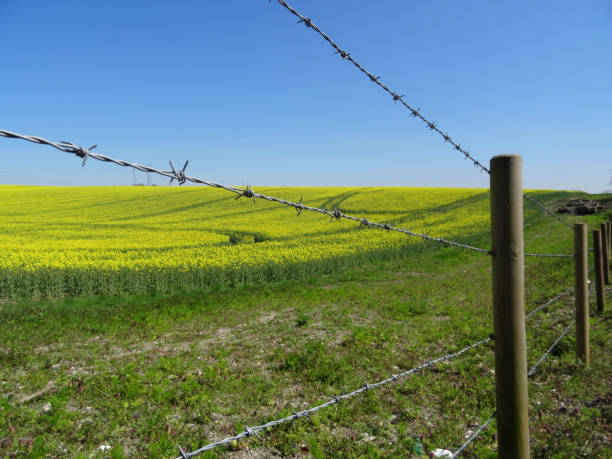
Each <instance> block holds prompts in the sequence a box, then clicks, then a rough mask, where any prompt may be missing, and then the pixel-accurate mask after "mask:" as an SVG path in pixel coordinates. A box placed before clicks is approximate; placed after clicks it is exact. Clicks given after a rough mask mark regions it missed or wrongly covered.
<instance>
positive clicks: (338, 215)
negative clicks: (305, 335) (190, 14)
mask: <svg viewBox="0 0 612 459" xmlns="http://www.w3.org/2000/svg"><path fill="white" fill-rule="evenodd" d="M0 136H1V137H8V138H12V139H21V140H26V141H28V142H33V143H37V144H40V145H49V146H51V147H53V148H56V149H58V150H60V151H63V152H65V153H71V154H74V155H76V156H78V157H79V158H83V166H84V165H85V163H86V161H87V158H93V159H97V160H98V161H104V162H110V163H114V164H117V165H119V166H124V167H132V168H134V169H137V170H139V171H143V172H151V173H155V174H159V175H163V176H165V177H168V178H170V183H172V181H173V180H176V181H177V182H178V184H179V185H182V184H183V183H185V182H193V183H199V184H202V185H206V186H210V187H213V188H221V189H224V190H226V191H230V192H232V193H234V194H236V195H237V196H236V199H239V198H241V197H243V196H244V197H246V198H251V199H253V200H254V201H255V200H256V199H257V198H259V199H264V200H266V201H271V202H276V203H279V204H283V205H286V206H289V207H293V208H294V209H295V210H297V213H298V215H299V214H301V213H302V211H304V210H307V211H310V212H318V213H320V214H324V215H327V216H328V217H330V218H331V219H336V220H340V219H342V218H344V219H346V220H351V221H354V222H357V223H359V224H360V225H363V226H367V227H369V228H378V229H381V230H386V231H395V232H398V233H402V234H405V235H407V236H412V237H418V238H421V239H423V240H424V241H430V242H436V243H438V244H440V245H443V246H450V247H455V248H461V249H464V250H472V251H474V252H479V253H482V254H486V255H490V254H491V251H490V250H487V249H482V248H479V247H474V246H471V245H468V244H462V243H460V242H455V241H450V240H448V239H444V238H441V237H433V236H429V235H428V234H424V233H417V232H415V231H412V230H409V229H405V228H397V227H394V226H391V225H389V224H388V223H384V224H383V223H377V222H371V221H369V220H368V219H367V218H365V217H363V218H359V217H354V216H351V215H347V214H344V213H342V212H341V211H340V210H339V209H337V208H336V209H335V210H334V211H333V212H332V211H329V210H326V209H320V208H317V207H311V206H305V205H304V204H302V199H300V201H299V202H292V201H287V200H285V199H281V198H276V197H273V196H266V195H264V194H260V193H256V192H254V191H253V188H252V187H251V186H250V185H249V186H247V187H246V188H237V187H232V186H226V185H222V184H220V183H215V182H211V181H208V180H202V179H199V178H196V177H190V176H188V175H186V174H185V169H186V167H187V165H188V164H189V161H187V162H185V165H184V166H183V168H182V169H180V170H177V169H175V168H174V165H173V164H172V162H171V161H170V167H171V168H172V170H170V171H162V170H159V169H155V168H153V167H151V166H143V165H141V164H135V163H130V162H127V161H124V160H121V159H115V158H111V157H109V156H106V155H101V154H98V153H92V152H91V150H92V149H94V148H95V147H97V145H94V146H92V147H89V148H83V147H79V146H77V145H74V144H73V143H70V142H65V141H62V142H52V141H50V140H47V139H44V138H42V137H37V136H30V135H23V134H17V133H15V132H11V131H6V130H4V129H0Z"/></svg>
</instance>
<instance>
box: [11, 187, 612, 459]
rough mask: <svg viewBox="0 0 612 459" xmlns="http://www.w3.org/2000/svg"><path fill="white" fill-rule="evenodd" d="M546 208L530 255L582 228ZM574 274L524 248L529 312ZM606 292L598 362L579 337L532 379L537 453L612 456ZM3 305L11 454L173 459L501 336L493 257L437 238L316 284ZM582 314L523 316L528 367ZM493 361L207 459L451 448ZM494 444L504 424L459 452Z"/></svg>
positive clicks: (595, 341)
mask: <svg viewBox="0 0 612 459" xmlns="http://www.w3.org/2000/svg"><path fill="white" fill-rule="evenodd" d="M555 197H556V196H555V195H552V194H551V195H550V196H549V199H550V200H551V201H550V202H552V200H553V199H554V198H555ZM551 207H552V205H551ZM535 215H536V214H534V213H531V211H529V213H528V218H527V219H526V228H525V231H526V249H527V250H528V251H529V252H552V253H571V247H572V233H571V232H570V231H568V230H567V228H566V227H564V226H563V225H561V224H559V223H558V222H554V221H553V220H551V219H547V218H544V217H539V216H538V217H536V216H535ZM586 220H587V221H588V222H589V223H591V224H594V223H598V222H599V221H600V220H601V217H597V216H592V217H588V218H587V219H586ZM477 242H478V241H477ZM479 242H481V243H482V244H486V243H487V236H486V235H482V238H481V240H480V241H479ZM572 270H573V265H572V261H571V259H552V258H528V259H527V265H526V297H527V298H526V299H527V310H531V309H532V308H533V307H535V306H536V305H539V304H542V303H544V302H545V301H546V300H547V299H549V298H551V297H552V296H555V295H556V294H557V293H560V292H561V291H563V290H565V289H566V288H567V287H569V286H571V285H572V284H573V280H572ZM607 298H608V308H607V310H606V312H605V313H604V314H602V315H599V316H597V315H592V317H591V346H592V347H591V353H592V354H591V355H592V365H591V367H590V368H588V369H585V368H583V366H582V365H580V364H579V363H578V362H577V361H576V359H575V357H574V333H573V330H572V332H571V333H570V334H569V336H568V337H567V338H565V339H564V340H563V341H562V342H561V345H560V346H559V347H558V348H557V349H556V350H555V352H554V353H553V355H551V357H550V358H549V359H548V360H546V361H545V362H544V363H543V364H542V366H541V367H540V368H539V370H538V371H537V373H536V375H535V377H534V378H533V379H532V381H531V383H530V386H529V390H530V425H531V438H532V455H533V456H534V457H559V458H561V457H602V458H606V457H611V456H612V447H611V441H612V435H611V432H610V423H611V421H612V407H611V402H612V390H611V389H610V387H612V372H611V368H612V362H611V360H612V357H611V352H610V351H611V349H610V348H611V346H610V332H611V328H612V326H611V321H610V318H611V317H612V316H611V314H610V312H609V311H610V307H611V306H610V305H612V291H608V293H607ZM0 308H1V309H0V337H1V342H0V384H1V386H0V396H1V397H0V451H1V455H2V456H3V457H45V456H51V457H91V456H92V455H93V456H94V457H109V456H112V457H172V456H176V455H177V453H178V449H177V445H179V444H180V445H181V446H182V447H183V448H189V449H190V450H193V449H195V448H198V447H200V446H203V445H205V444H207V443H209V442H212V441H215V440H218V439H221V438H223V437H226V436H229V435H233V434H235V433H236V432H237V431H242V430H244V426H245V425H256V424H261V423H264V422H266V421H268V420H271V419H276V418H278V417H282V416H285V415H288V414H290V413H291V412H292V411H293V410H301V409H304V408H306V407H308V406H311V405H313V404H319V403H321V402H323V401H326V400H329V398H330V397H331V396H334V395H337V394H340V393H345V392H348V391H351V390H353V389H355V388H358V387H360V386H363V384H364V383H373V382H376V381H378V380H381V379H384V378H387V377H388V376H390V375H391V374H393V373H398V372H400V371H402V370H405V369H408V368H411V367H413V366H415V365H417V364H420V363H422V362H424V361H426V360H427V359H429V358H434V357H438V356H440V355H443V354H446V353H448V352H452V351H455V350H458V349H461V348H462V347H464V346H466V345H467V344H470V343H472V342H474V341H477V340H480V339H482V338H484V337H487V336H488V335H489V333H491V332H492V317H491V292H490V259H489V257H488V256H485V255H479V254H474V253H471V252H464V251H461V250H456V249H448V248H444V249H442V248H438V247H434V246H431V245H419V246H418V247H416V248H415V249H414V251H413V253H412V254H411V256H409V257H405V258H401V259H396V260H387V261H381V262H374V263H371V264H368V265H366V266H363V267H360V268H355V269H352V270H350V271H345V272H343V273H337V274H332V275H327V276H320V277H317V278H313V279H308V280H306V281H285V282H279V283H273V284H259V285H255V286H244V287H238V288H233V289H217V290H206V291H200V292H191V293H181V292H177V293H175V294H171V295H151V296H120V297H113V296H108V297H100V296H98V297H85V298H74V297H69V298H63V299H58V300H53V301H51V300H46V301H40V302H5V303H3V304H0ZM572 320H573V312H572V299H571V297H568V298H565V299H563V300H562V301H560V302H558V303H556V304H554V305H553V306H551V307H550V309H548V310H547V311H546V312H542V313H540V314H537V315H536V316H534V317H533V319H531V320H530V321H529V323H528V326H527V329H528V337H527V339H528V360H529V363H530V365H531V364H533V363H534V362H535V361H536V360H537V359H538V358H539V356H540V355H541V354H542V353H543V352H544V351H545V350H546V349H547V348H548V346H550V344H551V343H552V342H553V341H554V340H555V338H556V337H557V336H558V335H559V334H560V333H561V331H562V330H563V328H564V327H565V325H566V324H568V323H570V322H571V321H572ZM493 367H494V366H493V352H492V345H489V344H488V345H484V346H481V347H479V348H477V349H474V350H472V351H470V352H468V353H466V354H464V355H463V356H461V357H460V358H458V359H456V360H453V361H452V362H450V363H445V364H439V365H437V366H436V367H435V368H432V369H429V370H425V371H423V372H421V373H419V374H416V375H414V376H409V377H407V378H405V379H404V380H402V381H398V382H397V383H395V384H391V385H388V386H385V387H384V388H379V389H376V390H372V391H368V392H366V393H364V394H362V395H359V396H357V397H355V398H353V399H351V400H348V401H344V402H342V403H341V404H340V405H339V406H338V407H337V411H336V410H335V409H334V408H333V407H331V408H328V409H326V410H323V411H320V412H318V413H317V414H315V415H313V416H312V417H311V419H310V420H307V419H300V420H297V421H295V422H294V423H293V424H290V425H286V426H284V427H278V428H275V429H272V430H271V431H269V432H267V433H265V434H264V435H262V440H259V439H257V438H250V439H249V440H247V441H244V440H243V441H240V442H238V443H237V444H235V445H230V446H229V447H220V448H217V449H215V450H214V451H213V452H210V453H207V454H204V455H202V457H216V456H235V457H252V456H258V457H269V456H276V455H282V456H293V457H302V456H303V457H308V456H311V457H334V456H344V457H362V456H366V457H426V456H427V455H430V454H431V452H432V451H433V450H434V449H435V448H445V449H449V450H455V449H457V448H458V447H459V446H460V445H461V444H462V443H463V441H464V439H465V438H466V436H468V435H469V434H470V432H472V431H474V430H475V429H476V428H477V426H478V425H479V424H480V423H481V422H483V421H484V420H486V419H487V418H488V417H489V416H490V415H491V413H492V412H493V411H494V398H495V397H494V385H493V381H494V373H493ZM106 445H108V446H109V447H110V449H108V450H105V451H103V449H105V448H101V447H103V446H106ZM495 451H496V437H495V424H494V423H493V424H492V425H491V427H490V428H489V429H488V430H487V431H485V432H484V433H483V435H482V436H481V437H480V438H479V439H478V440H476V441H475V442H474V443H473V444H472V445H470V446H469V447H468V449H467V450H466V451H465V457H479V458H483V457H485V458H486V457H496V452H495Z"/></svg>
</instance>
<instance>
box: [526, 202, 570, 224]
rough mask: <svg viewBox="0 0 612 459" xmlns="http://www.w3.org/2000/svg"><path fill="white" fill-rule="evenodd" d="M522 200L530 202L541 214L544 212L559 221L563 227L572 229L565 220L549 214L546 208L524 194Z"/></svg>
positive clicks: (552, 213)
mask: <svg viewBox="0 0 612 459" xmlns="http://www.w3.org/2000/svg"><path fill="white" fill-rule="evenodd" d="M523 198H524V199H526V200H527V201H529V202H531V203H532V204H533V205H534V206H536V207H538V208H539V209H540V210H542V211H543V212H545V213H546V214H548V215H549V216H551V217H552V218H554V219H556V220H558V221H560V222H561V223H563V224H564V225H566V226H567V227H568V228H569V229H573V227H572V225H571V224H570V223H569V222H567V221H566V220H565V219H563V218H561V217H559V216H558V215H555V213H554V212H551V211H550V210H548V209H547V208H546V207H544V206H543V205H542V204H540V203H539V202H538V201H536V200H535V199H533V198H532V197H530V196H527V195H526V194H525V193H523Z"/></svg>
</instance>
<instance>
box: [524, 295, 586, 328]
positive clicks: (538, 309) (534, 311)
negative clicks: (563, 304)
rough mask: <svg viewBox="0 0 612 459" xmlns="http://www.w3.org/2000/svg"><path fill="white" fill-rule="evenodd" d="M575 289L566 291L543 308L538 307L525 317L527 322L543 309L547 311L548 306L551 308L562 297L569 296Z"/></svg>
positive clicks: (542, 306)
mask: <svg viewBox="0 0 612 459" xmlns="http://www.w3.org/2000/svg"><path fill="white" fill-rule="evenodd" d="M573 289H574V287H571V288H568V289H567V290H566V291H564V292H561V293H559V294H558V295H557V296H556V297H554V298H552V299H550V300H548V301H547V302H546V303H544V304H543V305H541V306H538V307H537V308H535V309H533V310H532V311H531V312H530V313H529V314H527V315H526V316H525V320H529V319H531V317H533V315H534V314H535V313H537V312H538V311H541V310H542V309H546V308H547V307H548V306H550V305H551V304H553V303H554V302H556V301H558V300H559V299H561V298H562V297H564V296H565V295H567V294H569V293H570V292H571V291H572V290H573Z"/></svg>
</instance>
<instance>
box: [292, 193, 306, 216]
mask: <svg viewBox="0 0 612 459" xmlns="http://www.w3.org/2000/svg"><path fill="white" fill-rule="evenodd" d="M302 198H303V196H300V202H298V203H297V204H296V205H295V206H293V207H295V210H296V211H297V214H298V215H301V214H302V211H303V210H304V204H302Z"/></svg>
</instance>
